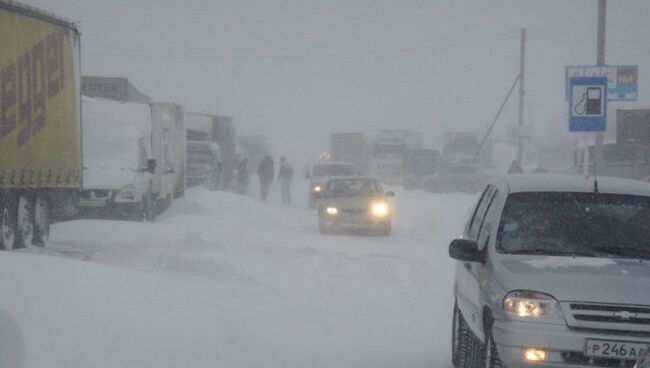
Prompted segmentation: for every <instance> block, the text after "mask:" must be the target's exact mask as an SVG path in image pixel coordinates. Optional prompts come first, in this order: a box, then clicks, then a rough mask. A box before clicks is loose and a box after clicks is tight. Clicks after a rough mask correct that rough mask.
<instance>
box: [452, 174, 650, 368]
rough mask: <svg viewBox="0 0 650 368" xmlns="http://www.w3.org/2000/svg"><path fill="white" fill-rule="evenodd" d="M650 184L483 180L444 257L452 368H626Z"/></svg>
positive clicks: (642, 313)
mask: <svg viewBox="0 0 650 368" xmlns="http://www.w3.org/2000/svg"><path fill="white" fill-rule="evenodd" d="M648 223H650V185H648V184H647V183H644V182H642V181H635V180H629V179H619V178H611V177H602V178H598V185H597V186H596V185H595V182H594V180H593V178H585V177H583V176H579V175H553V174H520V175H511V176H505V177H503V178H499V179H495V180H492V181H491V182H490V183H489V184H488V185H487V187H486V188H485V190H484V191H483V194H482V195H481V197H480V199H479V201H478V203H477V205H476V207H475V209H474V211H473V212H472V215H471V217H470V219H469V221H468V222H467V224H466V226H465V229H464V231H463V235H462V237H461V238H459V239H456V240H454V241H452V243H451V244H450V246H449V255H450V256H451V257H452V258H454V259H456V260H457V261H458V262H456V271H455V282H454V299H455V303H454V313H453V319H452V320H453V322H452V326H453V329H452V362H453V364H454V366H456V367H503V366H506V367H630V366H632V364H633V363H634V362H635V361H636V359H639V357H641V356H643V354H644V353H646V350H647V347H648V345H649V344H650V334H649V333H650V298H649V297H648V296H649V295H650V266H649V264H650V226H648Z"/></svg>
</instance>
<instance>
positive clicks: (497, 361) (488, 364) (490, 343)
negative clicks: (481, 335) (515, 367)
mask: <svg viewBox="0 0 650 368" xmlns="http://www.w3.org/2000/svg"><path fill="white" fill-rule="evenodd" d="M484 351H485V356H484V360H485V363H484V365H483V366H484V367H485V368H502V367H505V366H504V365H503V362H501V358H499V352H498V351H497V347H496V345H495V344H494V338H492V324H491V323H490V324H488V325H487V326H486V328H485V346H484Z"/></svg>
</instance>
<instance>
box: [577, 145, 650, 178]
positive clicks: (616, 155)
mask: <svg viewBox="0 0 650 368" xmlns="http://www.w3.org/2000/svg"><path fill="white" fill-rule="evenodd" d="M585 153H586V154H587V155H588V157H587V162H585V158H584V156H585ZM575 163H576V172H577V173H578V174H584V173H585V169H586V170H587V174H589V175H593V174H594V146H593V145H590V146H589V147H588V149H587V151H586V152H585V151H584V149H583V150H576V153H575ZM599 167H600V171H599V172H596V174H597V175H598V176H611V177H617V178H628V179H636V180H646V181H647V180H648V179H650V147H648V146H645V145H642V144H635V143H605V144H604V145H603V162H602V163H601V164H600V165H599Z"/></svg>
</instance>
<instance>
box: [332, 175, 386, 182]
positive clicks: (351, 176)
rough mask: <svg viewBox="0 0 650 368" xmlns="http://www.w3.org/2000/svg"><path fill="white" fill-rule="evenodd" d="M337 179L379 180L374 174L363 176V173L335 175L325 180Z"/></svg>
mask: <svg viewBox="0 0 650 368" xmlns="http://www.w3.org/2000/svg"><path fill="white" fill-rule="evenodd" d="M337 180H375V181H379V179H377V178H376V177H374V176H363V175H349V176H335V177H331V178H329V179H327V180H326V181H325V182H326V183H327V182H330V181H337Z"/></svg>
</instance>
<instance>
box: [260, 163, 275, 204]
mask: <svg viewBox="0 0 650 368" xmlns="http://www.w3.org/2000/svg"><path fill="white" fill-rule="evenodd" d="M257 176H258V178H259V179H260V197H261V198H262V201H263V202H266V199H267V197H268V196H269V188H270V187H271V182H272V181H273V176H275V168H274V167H273V158H272V157H271V155H266V157H264V160H262V162H261V163H260V165H259V166H258V167H257Z"/></svg>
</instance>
